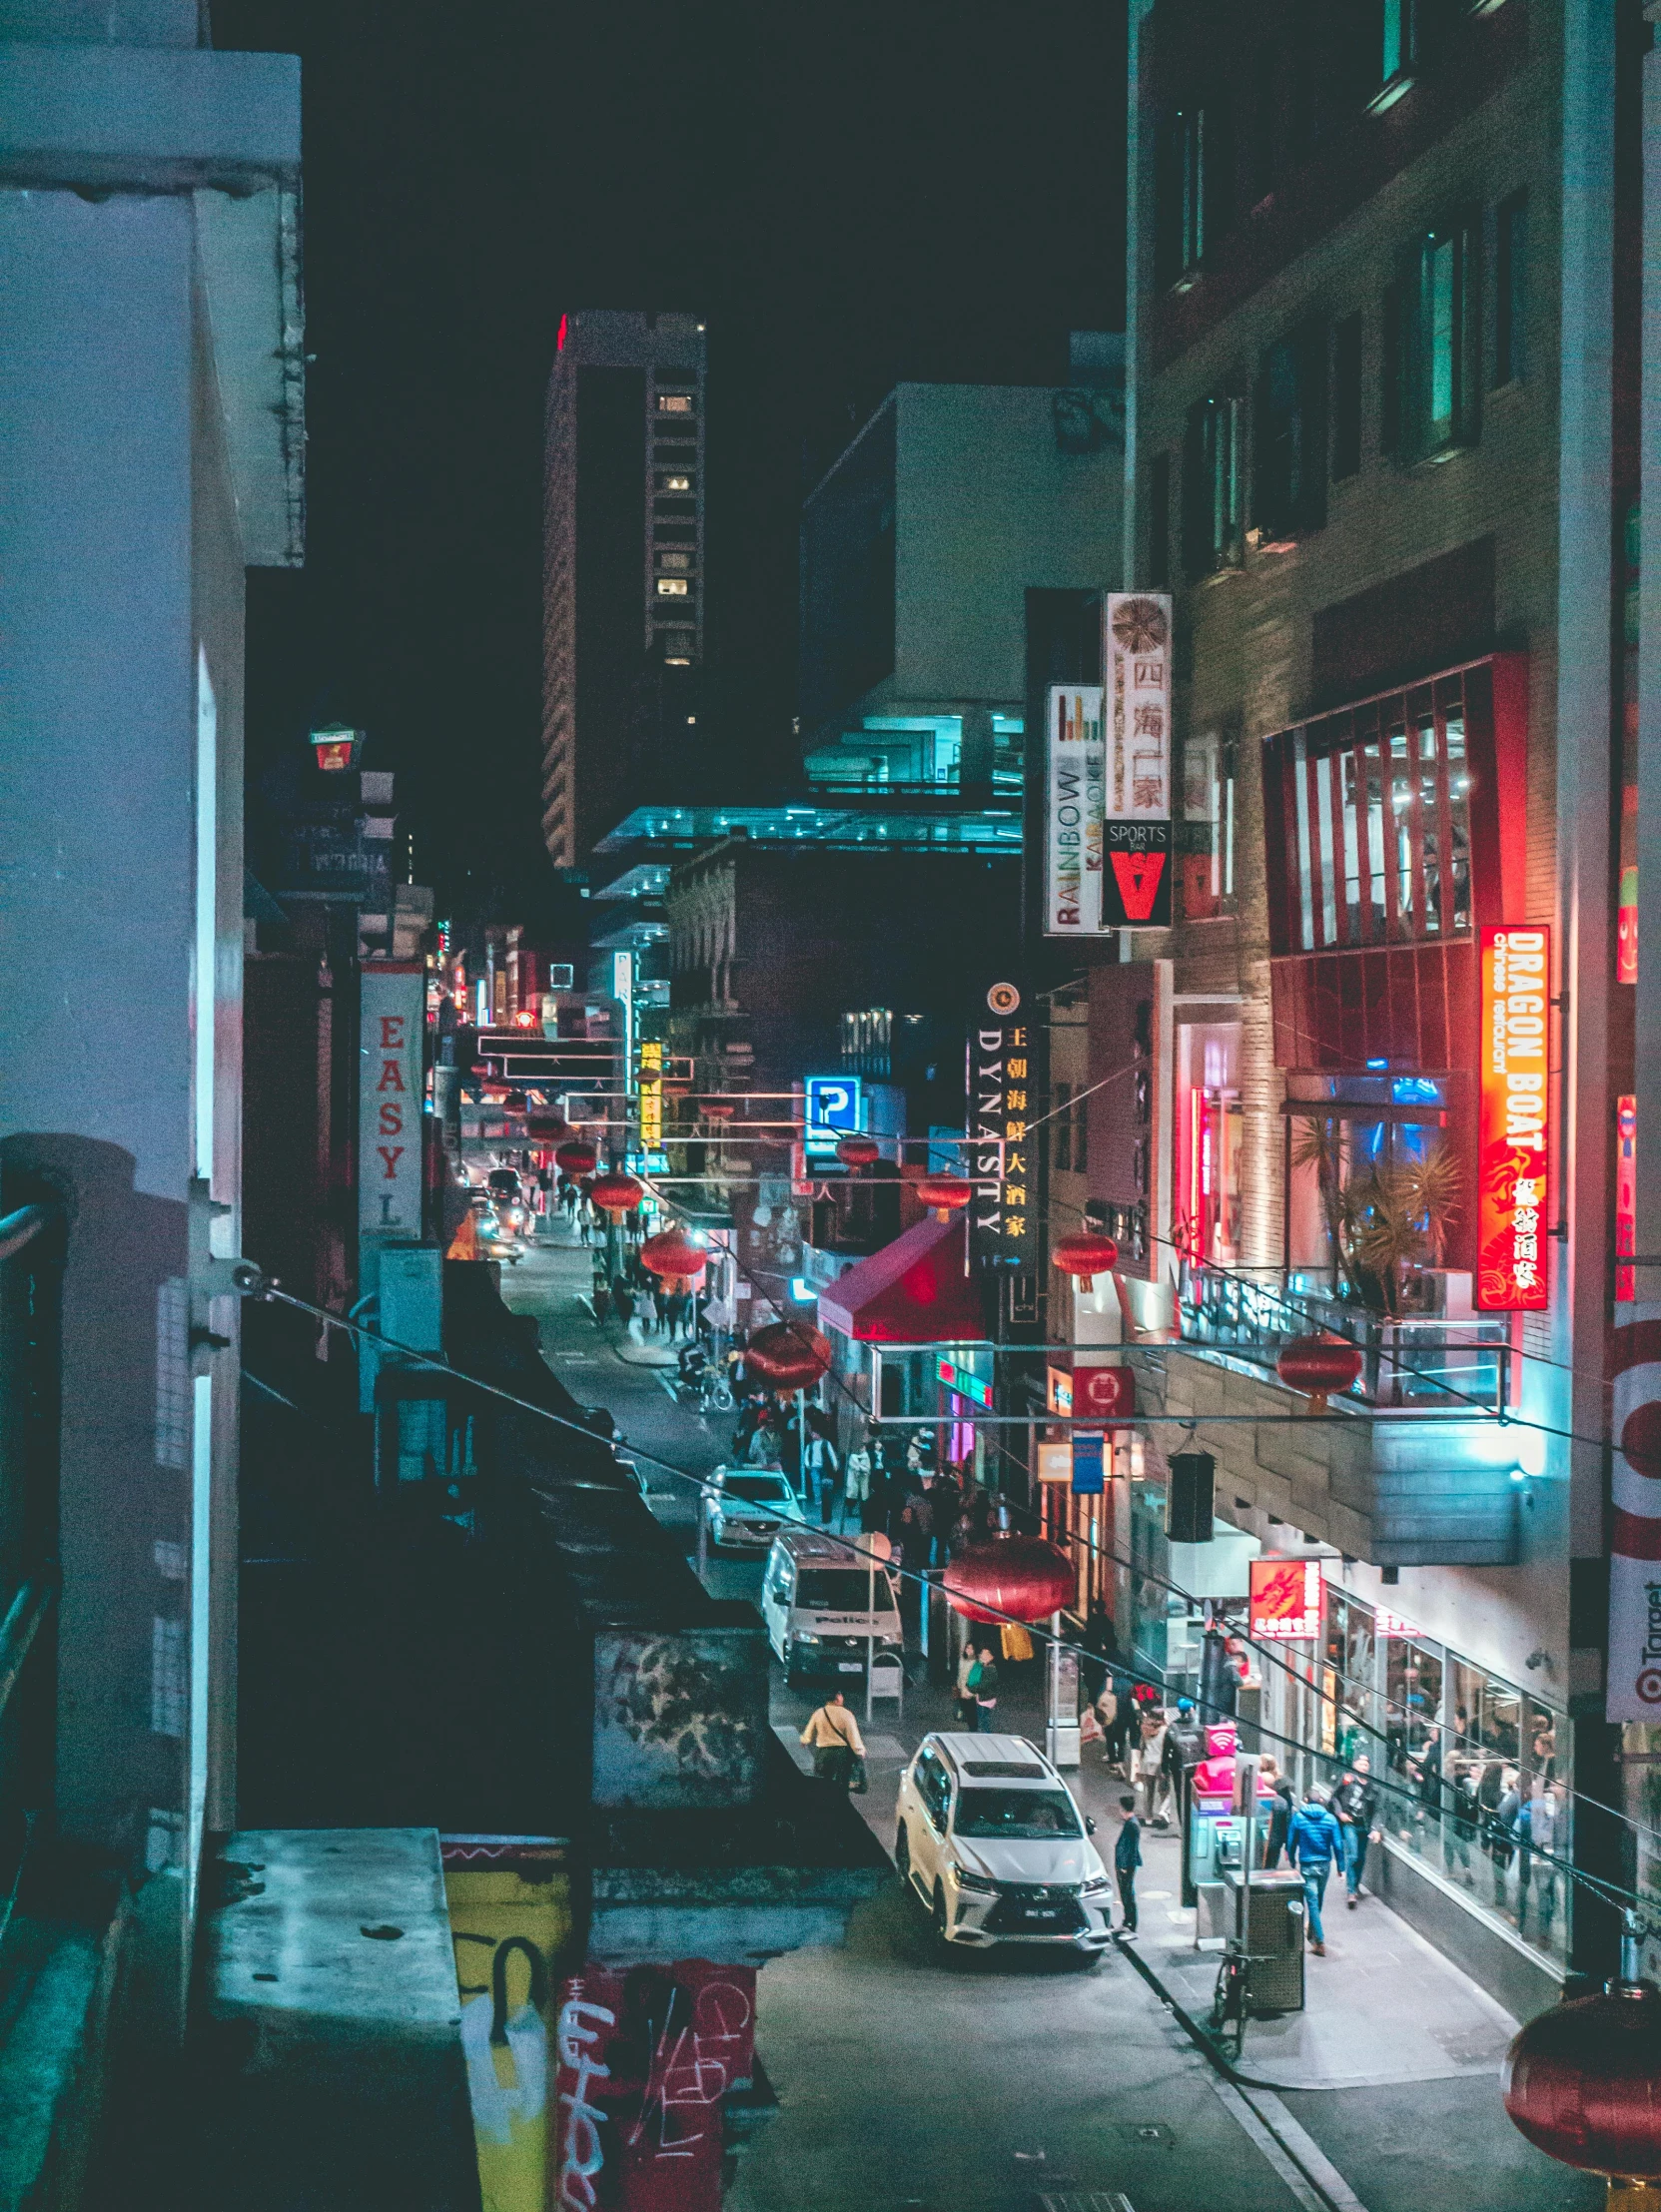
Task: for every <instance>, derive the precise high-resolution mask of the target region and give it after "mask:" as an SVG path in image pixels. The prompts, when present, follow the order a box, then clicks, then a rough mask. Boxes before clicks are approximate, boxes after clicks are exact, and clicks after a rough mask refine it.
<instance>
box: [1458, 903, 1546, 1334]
mask: <svg viewBox="0 0 1661 2212" xmlns="http://www.w3.org/2000/svg"><path fill="white" fill-rule="evenodd" d="M1481 961H1482V992H1481V1004H1482V1033H1481V1045H1480V1058H1479V1061H1478V1084H1479V1102H1480V1103H1479V1106H1478V1120H1477V1192H1476V1303H1477V1306H1478V1307H1479V1308H1480V1309H1481V1310H1482V1311H1483V1312H1486V1313H1515V1312H1524V1313H1541V1312H1544V1310H1545V1307H1546V1304H1547V1301H1548V1281H1547V1267H1546V1252H1545V1238H1546V1236H1547V1234H1548V1224H1549V1218H1550V1216H1549V1212H1548V1205H1549V1197H1550V1181H1551V1167H1550V1159H1551V1152H1550V1138H1551V1129H1550V1098H1549V1094H1548V1091H1547V1085H1548V1083H1549V1080H1550V1079H1549V1075H1548V1067H1549V1061H1548V1057H1547V1046H1548V1034H1547V1025H1548V1018H1549V1014H1550V994H1551V932H1550V931H1549V930H1547V929H1545V928H1538V929H1514V928H1511V927H1509V926H1501V927H1497V928H1496V927H1493V926H1489V927H1486V928H1484V929H1483V931H1482V935H1481Z"/></svg>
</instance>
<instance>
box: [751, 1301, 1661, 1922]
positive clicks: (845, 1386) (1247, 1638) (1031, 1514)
mask: <svg viewBox="0 0 1661 2212" xmlns="http://www.w3.org/2000/svg"><path fill="white" fill-rule="evenodd" d="M751 1272H752V1273H754V1274H758V1275H764V1276H770V1277H771V1279H772V1280H774V1281H775V1282H783V1281H785V1280H786V1279H787V1278H786V1277H785V1276H783V1275H780V1274H777V1273H775V1272H774V1270H772V1269H771V1268H766V1267H755V1268H752V1270H751ZM1015 1348H1016V1349H1020V1350H1027V1349H1030V1348H1031V1347H1028V1346H1019V1347H1015ZM826 1379H827V1380H829V1381H830V1382H832V1383H834V1384H835V1386H836V1388H837V1389H838V1390H839V1391H840V1392H841V1393H842V1395H843V1397H844V1398H846V1400H847V1401H848V1403H849V1405H850V1406H851V1407H852V1408H853V1410H854V1411H855V1412H856V1413H858V1414H859V1415H860V1416H861V1417H862V1418H863V1419H864V1420H866V1421H867V1422H868V1423H869V1422H870V1421H871V1419H872V1416H871V1414H870V1412H869V1409H868V1408H866V1407H864V1406H862V1405H861V1404H860V1401H859V1399H858V1397H857V1396H856V1395H855V1393H854V1390H853V1386H852V1384H851V1383H850V1382H849V1380H848V1378H847V1377H846V1376H845V1375H839V1374H837V1373H836V1371H835V1369H834V1368H833V1369H831V1370H830V1372H829V1374H828V1375H827V1377H826ZM908 1425H909V1424H908ZM915 1425H916V1426H917V1427H919V1428H924V1427H941V1426H943V1425H945V1424H944V1423H942V1422H938V1421H936V1422H930V1421H929V1420H928V1419H927V1417H926V1416H924V1415H921V1414H920V1415H918V1416H917V1418H916V1422H915ZM954 1425H958V1424H956V1422H955V1421H954ZM1103 1425H1104V1426H1105V1427H1112V1428H1124V1427H1129V1426H1130V1425H1131V1424H1130V1423H1129V1422H1123V1421H1116V1422H1106V1423H1104V1424H1103ZM982 1433H985V1434H989V1435H990V1436H991V1439H992V1444H993V1448H994V1450H995V1451H996V1452H997V1453H998V1454H999V1456H1000V1458H1003V1459H1006V1460H1008V1461H1009V1463H1010V1465H1011V1466H1012V1467H1017V1468H1021V1470H1022V1472H1023V1474H1025V1473H1026V1471H1027V1470H1026V1469H1025V1467H1024V1466H1023V1463H1022V1462H1021V1461H1020V1460H1019V1459H1018V1458H1017V1457H1016V1455H1015V1453H1014V1452H1012V1451H1011V1450H1010V1448H1009V1446H1008V1445H1007V1444H1005V1443H1004V1442H1003V1441H1002V1439H1001V1438H1000V1437H999V1436H998V1434H997V1432H996V1431H995V1430H988V1431H982ZM999 1503H1000V1504H1001V1505H1002V1507H1003V1508H1004V1510H1005V1511H1007V1512H1008V1513H1010V1514H1011V1515H1012V1516H1016V1517H1019V1518H1021V1519H1024V1520H1025V1521H1026V1522H1027V1523H1028V1524H1029V1526H1030V1527H1031V1528H1032V1530H1033V1532H1034V1533H1035V1534H1037V1535H1041V1536H1042V1535H1046V1534H1048V1535H1049V1539H1050V1541H1051V1542H1052V1543H1054V1542H1055V1540H1056V1535H1055V1532H1053V1531H1048V1532H1047V1531H1046V1530H1045V1528H1044V1522H1043V1516H1042V1515H1041V1514H1039V1513H1038V1512H1037V1511H1036V1510H1035V1509H1034V1508H1033V1507H1032V1506H1030V1505H1023V1504H1022V1503H1020V1502H1019V1501H1018V1500H1017V1499H1014V1498H1012V1497H1010V1496H1009V1495H1008V1494H1007V1493H1000V1494H999ZM1060 1533H1061V1535H1062V1536H1063V1537H1064V1538H1065V1540H1066V1542H1067V1544H1068V1546H1069V1548H1070V1549H1071V1550H1072V1551H1074V1552H1081V1551H1085V1550H1087V1549H1088V1547H1087V1545H1086V1543H1085V1540H1084V1539H1083V1538H1082V1537H1080V1536H1078V1535H1076V1534H1075V1533H1074V1532H1073V1531H1072V1530H1070V1529H1064V1530H1062V1531H1061V1532H1060ZM1097 1549H1098V1551H1099V1552H1100V1553H1101V1554H1102V1555H1104V1556H1106V1557H1107V1558H1110V1559H1112V1560H1113V1561H1114V1562H1115V1564H1116V1565H1118V1566H1121V1567H1124V1568H1127V1569H1129V1570H1130V1572H1131V1573H1133V1574H1136V1575H1139V1576H1141V1578H1142V1579H1143V1580H1144V1581H1145V1582H1152V1583H1156V1584H1158V1586H1159V1587H1160V1588H1161V1589H1162V1590H1165V1591H1167V1592H1168V1593H1169V1594H1170V1595H1171V1596H1173V1597H1177V1598H1181V1599H1182V1600H1183V1602H1184V1603H1185V1604H1186V1605H1188V1606H1191V1607H1195V1606H1198V1607H1201V1608H1202V1609H1203V1608H1204V1605H1205V1600H1204V1599H1202V1598H1197V1597H1196V1596H1195V1594H1194V1593H1193V1591H1191V1590H1185V1589H1184V1588H1183V1586H1182V1584H1181V1583H1177V1582H1173V1581H1172V1580H1171V1578H1170V1577H1169V1576H1168V1575H1162V1574H1159V1573H1157V1572H1156V1571H1155V1570H1154V1569H1153V1568H1151V1567H1144V1566H1139V1565H1138V1563H1137V1562H1136V1561H1135V1560H1133V1559H1131V1558H1129V1557H1128V1556H1127V1555H1126V1554H1125V1553H1123V1552H1120V1551H1116V1550H1115V1549H1114V1548H1113V1547H1112V1546H1111V1545H1101V1544H1099V1545H1098V1547H1097ZM1230 1633H1231V1634H1232V1635H1234V1636H1235V1637H1236V1639H1237V1640H1238V1641H1239V1642H1241V1643H1243V1644H1246V1645H1248V1646H1249V1647H1250V1648H1251V1650H1252V1651H1253V1652H1256V1653H1257V1654H1259V1655H1260V1656H1261V1657H1262V1658H1264V1659H1267V1660H1268V1661H1269V1662H1270V1663H1271V1664H1272V1665H1273V1666H1275V1667H1277V1668H1278V1669H1279V1670H1280V1672H1281V1673H1282V1674H1283V1675H1285V1676H1286V1677H1287V1679H1288V1680H1289V1681H1292V1682H1295V1683H1297V1684H1299V1685H1300V1686H1301V1687H1302V1688H1305V1689H1307V1688H1310V1687H1312V1685H1311V1683H1310V1681H1309V1678H1308V1677H1307V1676H1305V1675H1302V1674H1300V1673H1299V1672H1298V1670H1297V1668H1296V1665H1295V1664H1294V1663H1293V1661H1291V1660H1290V1659H1288V1658H1287V1656H1286V1654H1285V1653H1284V1652H1283V1651H1280V1650H1279V1649H1277V1647H1276V1646H1275V1645H1274V1644H1273V1643H1272V1642H1271V1641H1267V1640H1265V1639H1263V1638H1260V1637H1255V1636H1253V1635H1252V1634H1251V1633H1250V1629H1249V1625H1247V1626H1246V1627H1245V1628H1242V1627H1238V1626H1235V1625H1233V1624H1231V1630H1230ZM1062 1648H1063V1649H1064V1650H1074V1649H1078V1648H1080V1647H1075V1646H1072V1645H1067V1644H1063V1646H1062ZM1090 1656H1091V1657H1092V1658H1093V1659H1094V1658H1097V1657H1098V1656H1099V1655H1097V1654H1091V1655H1090ZM1123 1671H1124V1672H1125V1673H1127V1674H1133V1675H1134V1673H1135V1670H1134V1668H1133V1667H1132V1666H1130V1665H1129V1664H1127V1665H1126V1666H1125V1667H1124V1669H1123ZM1329 1671H1330V1672H1331V1673H1332V1674H1333V1676H1334V1677H1335V1678H1336V1679H1337V1680H1339V1681H1342V1682H1345V1683H1347V1684H1350V1685H1351V1686H1353V1687H1356V1688H1364V1687H1365V1686H1364V1685H1357V1684H1355V1683H1354V1678H1353V1677H1352V1676H1348V1675H1343V1674H1341V1673H1340V1672H1339V1670H1338V1669H1336V1668H1332V1669H1331V1670H1329ZM1138 1679H1141V1680H1145V1681H1151V1680H1152V1679H1153V1678H1152V1677H1150V1676H1143V1677H1140V1678H1138ZM1157 1687H1159V1688H1162V1689H1163V1688H1164V1685H1163V1684H1160V1685H1157ZM1367 1694H1368V1695H1369V1696H1379V1697H1380V1701H1381V1703H1382V1705H1383V1707H1384V1709H1385V1710H1386V1712H1387V1711H1390V1710H1394V1711H1396V1712H1400V1713H1405V1712H1406V1708H1405V1707H1404V1706H1401V1705H1398V1704H1397V1703H1396V1701H1394V1700H1393V1699H1391V1698H1390V1697H1389V1696H1388V1695H1387V1693H1378V1692H1373V1691H1371V1690H1370V1689H1369V1690H1368V1691H1367ZM1352 1718H1354V1719H1355V1721H1356V1725H1357V1726H1358V1727H1359V1728H1361V1729H1362V1730H1364V1732H1365V1733H1366V1734H1367V1735H1368V1736H1370V1737H1371V1738H1372V1739H1373V1741H1374V1743H1376V1744H1377V1745H1379V1746H1380V1747H1381V1749H1382V1750H1383V1751H1384V1753H1385V1755H1386V1758H1387V1755H1388V1750H1389V1738H1388V1735H1387V1733H1386V1732H1385V1731H1384V1730H1383V1729H1380V1728H1376V1727H1374V1726H1373V1724H1372V1723H1371V1722H1369V1721H1362V1720H1361V1719H1360V1718H1359V1716H1358V1715H1357V1716H1352ZM1251 1725H1252V1726H1253V1727H1256V1728H1258V1730H1259V1733H1261V1734H1272V1733H1273V1732H1272V1731H1270V1730H1268V1729H1267V1728H1266V1727H1264V1726H1263V1724H1260V1723H1255V1722H1254V1723H1252V1724H1251ZM1275 1740H1276V1742H1278V1743H1281V1744H1292V1745H1294V1746H1295V1748H1296V1749H1298V1750H1300V1751H1306V1752H1309V1753H1310V1754H1311V1755H1312V1756H1313V1757H1314V1758H1317V1759H1329V1758H1330V1754H1328V1753H1326V1752H1323V1751H1321V1750H1320V1749H1319V1748H1318V1746H1316V1745H1312V1744H1304V1743H1302V1742H1300V1741H1299V1740H1297V1739H1295V1738H1291V1737H1276V1739H1275ZM1507 1764H1515V1762H1507ZM1373 1779H1374V1781H1375V1782H1376V1783H1377V1785H1378V1787H1379V1789H1380V1790H1383V1791H1387V1792H1389V1793H1390V1794H1392V1795H1399V1796H1405V1797H1406V1798H1408V1799H1409V1801H1410V1802H1412V1803H1415V1804H1416V1803H1417V1802H1418V1799H1417V1793H1416V1791H1415V1790H1414V1788H1413V1786H1412V1785H1411V1784H1410V1783H1398V1782H1392V1781H1390V1780H1389V1779H1388V1775H1387V1772H1386V1774H1383V1775H1377V1776H1374V1778H1373ZM1563 1788H1564V1791H1565V1793H1566V1794H1567V1795H1568V1796H1569V1797H1570V1798H1572V1799H1573V1800H1574V1801H1575V1803H1576V1804H1577V1805H1584V1806H1589V1807H1591V1808H1592V1809H1593V1810H1594V1811H1596V1812H1599V1813H1609V1814H1613V1815H1614V1816H1615V1817H1616V1818H1617V1819H1619V1820H1622V1821H1624V1822H1626V1824H1627V1825H1628V1826H1629V1827H1630V1828H1632V1829H1634V1830H1635V1831H1636V1832H1637V1833H1638V1834H1640V1835H1645V1836H1655V1835H1657V1834H1658V1832H1657V1831H1655V1830H1653V1829H1646V1828H1644V1827H1643V1826H1642V1824H1641V1823H1639V1822H1636V1821H1634V1820H1633V1819H1632V1817H1631V1816H1630V1815H1629V1814H1624V1813H1620V1812H1619V1811H1618V1810H1617V1808H1615V1807H1614V1806H1608V1805H1604V1804H1603V1803H1602V1802H1601V1800H1599V1799H1597V1798H1593V1797H1589V1796H1587V1795H1586V1793H1585V1792H1583V1791H1580V1790H1575V1789H1572V1788H1571V1787H1570V1786H1569V1785H1568V1784H1567V1783H1565V1784H1564V1785H1563ZM1536 1855H1538V1856H1540V1857H1542V1858H1543V1857H1547V1856H1549V1855H1550V1854H1548V1853H1546V1852H1540V1853H1537V1854H1536ZM1553 1863H1554V1864H1560V1865H1562V1866H1564V1867H1565V1868H1567V1867H1568V1861H1567V1860H1566V1859H1561V1860H1558V1859H1553ZM1571 1870H1572V1869H1571ZM1576 1878H1578V1879H1583V1880H1584V1881H1585V1882H1587V1883H1588V1884H1589V1885H1591V1886H1593V1887H1596V1886H1597V1884H1598V1880H1599V1877H1597V1876H1594V1875H1590V1874H1579V1873H1577V1875H1576ZM1609 1895H1610V1896H1611V1897H1619V1898H1627V1897H1629V1896H1631V1895H1632V1892H1630V1891H1628V1890H1624V1889H1620V1888H1618V1887H1616V1886H1614V1885H1609ZM1657 1932H1658V1933H1661V1930H1658V1931H1657Z"/></svg>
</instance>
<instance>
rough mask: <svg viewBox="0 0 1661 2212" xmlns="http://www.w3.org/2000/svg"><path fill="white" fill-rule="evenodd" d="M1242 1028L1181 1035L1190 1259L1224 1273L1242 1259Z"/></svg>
mask: <svg viewBox="0 0 1661 2212" xmlns="http://www.w3.org/2000/svg"><path fill="white" fill-rule="evenodd" d="M1240 1057H1241V1025H1240V1024H1239V1023H1238V1022H1193V1023H1187V1022H1186V1023H1184V1024H1182V1026H1181V1027H1180V1028H1179V1029H1178V1032H1177V1152H1178V1164H1177V1175H1178V1184H1177V1187H1178V1193H1179V1207H1180V1212H1181V1217H1182V1221H1181V1225H1182V1229H1183V1233H1184V1236H1185V1238H1186V1256H1188V1257H1189V1258H1191V1259H1193V1260H1198V1261H1205V1262H1209V1263H1210V1264H1212V1265H1213V1266H1217V1267H1233V1266H1235V1265H1237V1264H1238V1262H1239V1259H1240V1241H1241V1219H1242V1205H1243V1195H1242V1182H1241V1162H1242V1158H1243V1155H1244V1152H1245V1127H1246V1112H1245V1106H1244V1105H1243V1102H1242V1098H1241V1088H1240Z"/></svg>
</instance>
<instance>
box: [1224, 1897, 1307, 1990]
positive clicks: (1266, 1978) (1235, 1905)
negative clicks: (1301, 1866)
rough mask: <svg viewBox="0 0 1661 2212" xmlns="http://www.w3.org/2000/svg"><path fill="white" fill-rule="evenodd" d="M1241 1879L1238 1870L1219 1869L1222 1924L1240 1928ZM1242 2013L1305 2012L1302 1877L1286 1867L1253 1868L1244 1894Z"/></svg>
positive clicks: (1230, 1931) (1232, 1931) (1231, 1929)
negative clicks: (1223, 1902) (1245, 1960)
mask: <svg viewBox="0 0 1661 2212" xmlns="http://www.w3.org/2000/svg"><path fill="white" fill-rule="evenodd" d="M1242 1879H1243V1876H1242V1873H1241V1869H1240V1868H1239V1867H1238V1866H1226V1867H1225V1868H1224V1869H1223V1885H1224V1890H1225V1896H1226V1915H1225V1916H1226V1925H1227V1928H1228V1931H1229V1933H1230V1934H1233V1933H1234V1932H1235V1930H1236V1928H1238V1927H1239V1925H1240V1919H1239V1914H1240V1891H1241V1882H1242ZM1246 1894H1247V1900H1248V1910H1247V1914H1246V1955H1247V1958H1248V1960H1249V1963H1248V1964H1247V1966H1246V2010H1247V2011H1248V2012H1252V2013H1261V2012H1301V2011H1302V2009H1303V1935H1304V1904H1303V1876H1302V1875H1301V1874H1299V1873H1297V1872H1295V1871H1294V1870H1293V1869H1291V1868H1290V1867H1282V1866H1274V1867H1265V1866H1256V1867H1253V1869H1252V1872H1251V1884H1250V1888H1249V1889H1248V1891H1247V1892H1246Z"/></svg>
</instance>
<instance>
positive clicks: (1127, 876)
mask: <svg viewBox="0 0 1661 2212" xmlns="http://www.w3.org/2000/svg"><path fill="white" fill-rule="evenodd" d="M1102 671H1103V690H1104V693H1105V698H1104V701H1103V724H1104V730H1105V739H1106V752H1107V759H1106V789H1105V793H1104V802H1103V804H1104V815H1105V819H1104V822H1103V863H1104V866H1103V872H1102V901H1103V904H1102V925H1101V926H1102V927H1103V928H1104V929H1168V928H1169V927H1170V925H1171V875H1172V838H1171V816H1172V769H1171V600H1170V598H1169V597H1168V596H1166V594H1164V593H1163V592H1157V591H1110V592H1107V593H1105V594H1104V598H1103V610H1102Z"/></svg>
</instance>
